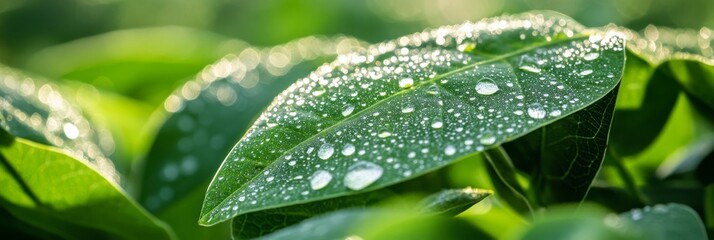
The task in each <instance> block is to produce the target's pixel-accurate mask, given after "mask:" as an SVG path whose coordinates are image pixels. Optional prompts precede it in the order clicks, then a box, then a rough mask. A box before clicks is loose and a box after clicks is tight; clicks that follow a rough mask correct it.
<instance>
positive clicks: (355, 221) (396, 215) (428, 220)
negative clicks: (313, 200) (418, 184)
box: [260, 209, 492, 240]
mask: <svg viewBox="0 0 714 240" xmlns="http://www.w3.org/2000/svg"><path fill="white" fill-rule="evenodd" d="M464 237H467V238H469V239H491V238H492V237H490V236H488V235H486V234H485V233H483V232H481V231H480V230H478V229H475V228H474V227H472V226H470V225H469V224H468V223H466V222H464V221H463V220H461V219H459V218H445V217H441V216H433V215H431V216H430V215H417V214H414V213H411V212H405V211H398V210H388V209H346V210H341V211H337V212H333V213H330V214H326V215H323V216H319V217H315V218H311V219H308V220H305V221H303V222H301V223H300V224H297V225H295V226H291V227H288V228H285V229H283V230H280V231H278V232H275V233H273V234H270V235H267V236H264V237H262V238H260V239H264V240H267V239H274V240H275V239H461V238H464Z"/></svg>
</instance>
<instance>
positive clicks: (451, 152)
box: [444, 145, 456, 156]
mask: <svg viewBox="0 0 714 240" xmlns="http://www.w3.org/2000/svg"><path fill="white" fill-rule="evenodd" d="M454 153H456V147H454V145H447V146H446V148H444V154H446V156H451V155H454Z"/></svg>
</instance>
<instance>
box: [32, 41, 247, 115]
mask: <svg viewBox="0 0 714 240" xmlns="http://www.w3.org/2000/svg"><path fill="white" fill-rule="evenodd" d="M246 45H247V44H245V43H243V42H241V41H237V40H233V39H229V38H227V37H224V36H221V35H217V34H214V33H210V32H206V31H200V30H196V29H190V28H183V27H154V28H141V29H129V30H119V31H113V32H109V33H105V34H101V35H96V36H91V37H88V38H83V39H79V40H75V41H72V42H69V43H65V44H61V45H57V46H53V47H50V48H47V49H44V50H42V51H40V52H38V53H36V54H35V55H33V56H32V57H31V58H30V59H29V63H28V64H27V65H28V66H27V68H28V69H30V70H32V71H34V72H38V73H41V74H44V75H46V76H49V77H53V78H58V79H59V78H61V79H70V80H77V81H82V82H86V83H91V84H93V85H94V86H97V87H99V88H103V89H107V90H111V91H114V92H117V93H121V94H125V95H128V96H131V97H133V98H136V99H141V100H148V101H150V102H154V103H158V102H160V101H161V100H163V99H164V98H166V96H167V95H168V94H170V93H171V90H173V89H174V88H175V87H176V86H177V85H178V84H179V83H180V82H181V81H183V80H186V79H188V78H191V77H193V76H194V75H195V74H196V73H197V72H199V71H200V70H201V69H202V68H203V67H204V66H206V65H208V64H210V63H211V62H214V61H216V60H218V59H220V58H221V57H223V56H224V55H226V54H228V53H238V52H240V51H241V50H242V49H243V48H245V47H246Z"/></svg>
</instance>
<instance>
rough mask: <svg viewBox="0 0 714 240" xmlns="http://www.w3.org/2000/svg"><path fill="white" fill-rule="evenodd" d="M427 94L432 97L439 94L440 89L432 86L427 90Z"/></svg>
mask: <svg viewBox="0 0 714 240" xmlns="http://www.w3.org/2000/svg"><path fill="white" fill-rule="evenodd" d="M426 93H428V94H431V95H436V94H439V87H437V86H436V85H431V86H429V87H428V88H427V89H426Z"/></svg>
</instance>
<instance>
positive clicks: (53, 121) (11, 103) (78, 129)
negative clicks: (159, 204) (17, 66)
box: [0, 66, 120, 183]
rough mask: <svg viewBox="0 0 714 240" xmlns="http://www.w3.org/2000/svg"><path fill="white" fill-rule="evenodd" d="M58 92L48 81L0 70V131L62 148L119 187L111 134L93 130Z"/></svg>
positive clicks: (1, 67) (12, 71) (11, 70)
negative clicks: (111, 156)
mask: <svg viewBox="0 0 714 240" xmlns="http://www.w3.org/2000/svg"><path fill="white" fill-rule="evenodd" d="M58 89H59V88H58V87H57V86H56V85H54V84H52V83H49V82H48V81H47V80H44V79H41V78H33V77H31V76H27V75H25V74H22V73H20V72H18V71H15V70H13V69H10V68H7V67H4V66H0V128H2V129H3V130H4V131H6V132H7V134H9V135H11V136H14V137H18V138H24V139H28V140H30V141H34V142H37V143H41V144H45V145H51V146H55V147H59V148H62V149H63V150H64V151H65V152H67V153H69V154H70V155H72V156H73V157H75V158H77V159H79V160H81V161H83V162H85V163H88V164H90V165H91V166H92V167H93V168H95V169H97V171H99V172H100V173H102V175H104V176H105V177H106V178H107V179H109V180H111V181H113V182H116V183H118V182H119V181H120V179H119V175H118V174H117V172H116V170H115V167H114V163H112V161H111V160H110V159H109V158H107V155H109V154H110V153H111V152H112V151H114V140H113V138H112V136H111V134H110V133H109V132H108V131H106V130H104V129H99V128H96V127H95V126H92V125H91V123H90V122H89V121H88V120H87V119H85V118H84V116H82V114H81V112H80V111H78V110H77V109H75V108H74V106H72V105H71V104H70V103H69V102H68V101H66V100H65V99H64V97H63V95H61V93H60V92H59V91H58Z"/></svg>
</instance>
